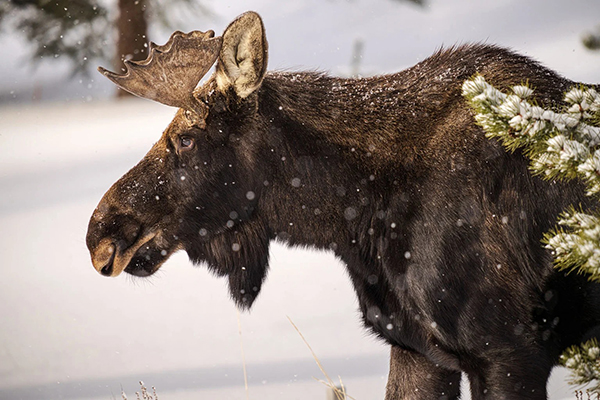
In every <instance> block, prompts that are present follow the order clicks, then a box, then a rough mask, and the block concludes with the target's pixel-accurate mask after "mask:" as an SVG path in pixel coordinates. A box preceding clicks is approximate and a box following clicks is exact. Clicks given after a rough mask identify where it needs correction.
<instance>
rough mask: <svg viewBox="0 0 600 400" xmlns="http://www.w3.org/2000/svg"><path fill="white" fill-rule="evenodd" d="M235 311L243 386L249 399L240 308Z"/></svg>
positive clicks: (248, 399)
mask: <svg viewBox="0 0 600 400" xmlns="http://www.w3.org/2000/svg"><path fill="white" fill-rule="evenodd" d="M235 310H236V312H237V323H238V333H239V334H240V348H241V350H242V366H243V367H244V388H245V389H246V399H247V400H250V391H249V390H248V373H247V371H246V356H245V354H244V341H243V340H242V321H241V318H240V310H239V309H237V308H236V309H235Z"/></svg>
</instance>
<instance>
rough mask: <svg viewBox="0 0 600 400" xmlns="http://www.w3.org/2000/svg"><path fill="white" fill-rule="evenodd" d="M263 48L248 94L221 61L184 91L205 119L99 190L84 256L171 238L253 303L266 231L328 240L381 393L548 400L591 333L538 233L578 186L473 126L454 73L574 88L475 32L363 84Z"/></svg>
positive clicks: (587, 292) (188, 121)
mask: <svg viewBox="0 0 600 400" xmlns="http://www.w3.org/2000/svg"><path fill="white" fill-rule="evenodd" d="M245 15H247V14H245ZM254 15H256V14H254ZM235 24H236V22H234V23H232V25H231V26H230V28H228V30H234V29H236V27H235ZM261 26H262V25H261ZM239 29H241V31H243V29H246V28H245V27H244V26H241V27H240V28H239ZM234 33H235V31H234ZM231 36H234V37H236V39H235V40H240V39H239V36H240V35H237V36H236V35H231ZM227 40H228V37H227V31H226V33H225V35H224V45H223V48H226V47H227V46H226V44H227ZM242 40H243V39H242ZM247 42H248V43H255V42H256V40H249V41H247ZM242 44H243V43H242ZM259 45H260V44H259ZM262 46H263V48H261V49H259V50H257V51H255V52H254V53H255V55H254V56H253V57H254V58H253V59H252V61H253V65H254V67H253V69H252V73H251V74H249V75H248V76H249V78H247V79H246V80H245V81H244V87H243V90H242V89H238V88H237V87H236V86H235V80H234V78H232V76H234V75H235V74H234V73H232V72H231V71H229V72H228V68H226V67H227V64H226V63H227V60H226V57H223V56H220V58H219V60H218V63H221V64H218V67H217V73H216V74H217V76H216V77H215V76H213V77H212V78H210V79H209V80H208V81H207V83H205V84H204V85H203V86H202V87H200V88H199V89H196V92H195V96H196V97H197V98H198V99H200V101H202V102H203V104H205V105H206V107H207V110H208V111H207V113H206V115H205V116H204V118H203V120H202V121H201V122H202V123H201V124H197V123H196V122H194V121H195V120H194V118H190V112H189V111H187V110H184V109H181V110H180V111H179V112H178V113H177V115H176V117H175V119H174V121H173V122H172V123H171V125H170V126H169V128H168V129H167V130H166V131H165V132H164V134H163V137H162V138H161V140H160V141H159V142H158V143H157V144H156V145H155V146H154V147H153V148H152V149H151V150H150V152H149V153H148V155H147V156H146V157H145V158H144V159H143V160H142V161H141V162H140V164H138V165H137V166H136V167H134V168H133V169H132V170H131V171H130V172H128V173H127V174H126V175H125V176H124V177H123V178H121V180H119V181H118V182H117V183H116V184H115V185H114V186H113V188H111V189H110V190H109V191H108V192H107V194H106V195H105V197H104V198H103V200H102V201H101V203H100V205H99V206H98V208H97V209H96V211H95V212H94V215H93V216H92V220H91V221H90V227H89V231H88V238H87V240H88V246H89V248H90V251H91V253H92V259H93V261H94V265H95V266H96V268H97V269H98V270H99V271H101V272H102V273H103V274H105V275H115V274H116V273H118V272H120V271H117V272H116V273H114V270H115V269H116V268H117V267H116V265H118V263H117V261H118V257H120V254H121V253H122V254H126V253H127V252H128V251H129V255H128V256H127V257H128V258H125V261H123V262H122V265H123V266H122V268H123V269H124V270H125V271H126V272H129V273H131V274H134V275H139V276H145V275H149V274H151V273H153V272H155V271H156V270H157V269H158V267H159V266H160V265H161V264H162V263H163V262H164V260H166V259H167V258H168V256H169V255H170V254H171V253H173V252H174V251H176V250H179V249H184V250H185V251H186V252H187V253H188V255H189V257H190V259H191V260H193V261H194V262H197V263H206V264H207V265H208V267H209V268H210V269H211V270H212V271H214V272H215V273H216V274H217V275H220V276H225V277H227V278H228V280H229V287H230V293H231V296H232V298H233V299H234V300H235V301H236V303H237V304H238V305H239V306H241V307H243V308H249V307H250V306H251V305H252V303H253V302H254V301H255V299H256V297H257V295H258V294H259V291H260V288H261V285H262V283H263V281H264V279H265V277H266V274H267V270H268V260H269V244H270V243H271V242H272V241H273V240H277V241H280V242H283V243H287V244H289V245H291V246H307V247H311V248H317V249H326V250H331V251H333V252H334V253H335V254H336V255H337V256H338V257H339V258H340V259H341V260H342V261H343V262H344V263H345V264H346V266H347V270H348V274H349V276H350V279H351V281H352V284H353V285H354V288H355V290H356V293H357V296H358V300H359V304H360V309H361V311H362V315H363V319H364V323H365V325H366V326H367V327H368V328H369V329H370V330H371V331H372V332H374V333H375V334H376V335H378V336H379V337H381V338H382V339H383V340H385V341H386V342H387V343H389V344H390V345H391V346H392V357H391V368H390V378H389V381H388V388H387V395H386V399H389V400H391V399H437V398H446V399H453V398H458V396H459V381H460V372H461V371H463V372H465V373H467V375H468V377H469V379H470V382H471V390H472V398H473V399H484V398H485V399H487V398H489V399H545V398H546V383H547V379H548V376H549V374H550V371H551V369H552V367H553V366H554V365H555V364H556V363H557V361H558V357H559V354H560V353H561V352H562V351H563V350H564V349H565V348H566V347H567V346H570V345H573V344H577V343H579V342H580V341H581V340H582V339H584V338H585V337H586V335H587V336H591V335H593V333H594V328H595V327H596V325H597V324H598V318H599V317H600V315H599V311H598V309H597V306H598V304H600V303H599V302H600V297H599V296H600V291H599V287H598V285H597V284H593V283H589V282H587V280H586V279H585V277H582V276H578V275H565V274H564V273H560V272H557V271H556V270H554V269H553V268H552V260H551V255H550V254H549V252H548V251H547V250H545V249H544V248H543V246H542V244H541V240H542V237H543V234H544V233H545V232H546V231H548V230H549V229H550V228H552V227H553V226H554V224H555V223H556V220H557V216H558V215H559V214H560V212H561V211H562V210H563V209H564V208H565V207H567V206H568V205H570V204H581V205H582V206H584V207H588V206H589V205H590V204H589V200H587V199H586V197H585V196H584V191H583V189H582V187H581V186H580V185H578V184H574V183H568V184H567V183H560V182H553V181H552V182H548V181H543V180H542V179H540V178H538V177H535V176H532V175H531V174H530V172H529V171H528V161H527V159H526V158H525V157H524V156H523V155H522V154H521V153H519V152H518V151H517V152H514V153H508V152H506V151H505V150H504V149H503V147H502V145H501V144H500V143H498V142H497V141H495V140H489V139H487V138H486V137H485V134H484V132H483V131H482V129H481V128H480V127H478V126H477V125H476V124H475V122H474V119H473V115H472V112H471V110H470V109H469V107H468V105H467V103H466V101H465V100H464V99H463V97H462V96H461V85H462V83H463V82H464V81H465V80H466V79H468V78H470V77H472V76H473V75H474V74H476V73H478V74H481V75H483V76H484V77H485V79H486V80H487V81H488V82H491V83H493V84H494V85H495V86H496V87H499V88H507V87H510V86H512V85H516V84H520V83H522V82H523V81H524V80H527V81H528V82H529V84H530V85H531V86H532V87H533V88H535V93H536V96H537V100H538V102H539V103H540V104H541V105H544V106H547V107H556V106H558V105H559V103H560V101H561V98H562V96H563V93H564V92H565V91H566V90H568V89H569V88H571V87H572V86H573V85H574V83H573V82H570V81H568V80H566V79H564V78H562V77H560V76H559V75H557V74H556V73H554V72H552V71H550V70H548V69H546V68H544V67H542V66H541V65H539V64H538V63H536V62H534V61H532V60H531V59H529V58H527V57H523V56H520V55H517V54H515V53H513V52H511V51H508V50H505V49H502V48H499V47H494V46H489V45H466V46H460V47H457V48H451V49H447V50H440V51H439V52H437V53H436V54H434V55H433V56H431V57H430V58H428V59H426V60H424V61H423V62H421V63H419V64H417V65H416V66H414V67H412V68H410V69H407V70H405V71H402V72H399V73H397V74H393V75H385V76H378V77H372V78H364V79H342V78H335V77H330V76H327V75H324V74H317V73H278V72H275V73H266V74H265V73H264V65H262V64H260V62H261V61H262V62H263V63H266V41H265V42H264V44H263V45H262ZM228 48H235V46H229V47H228ZM261 51H262V53H261ZM261 54H262V55H261ZM241 64H242V63H241V62H240V65H241ZM219 65H221V68H220V69H219ZM223 65H224V66H223ZM240 68H241V67H240ZM218 71H221V72H218ZM257 71H258V72H257ZM242 73H243V69H242ZM219 74H226V75H225V77H229V81H230V82H229V84H228V85H225V86H224V84H223V82H224V81H225V80H224V79H223V78H219ZM227 74H229V75H227ZM256 76H258V78H257V77H256ZM253 82H254V84H255V86H256V87H255V88H254V89H253V90H248V87H252V83H253ZM189 143H193V145H192V148H191V149H188V147H190V146H188V145H189ZM140 243H142V245H143V246H142V245H140ZM115 254H116V255H115ZM123 257H125V256H123ZM119 262H120V261H119Z"/></svg>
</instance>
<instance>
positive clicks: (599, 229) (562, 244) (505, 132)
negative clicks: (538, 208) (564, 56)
mask: <svg viewBox="0 0 600 400" xmlns="http://www.w3.org/2000/svg"><path fill="white" fill-rule="evenodd" d="M462 94H463V96H465V98H466V99H467V100H468V102H469V104H470V105H471V107H472V108H473V110H474V111H475V120H476V121H477V123H478V124H479V125H480V126H481V127H482V128H483V129H484V130H485V132H486V135H487V136H488V137H489V138H497V139H499V140H500V141H501V142H502V143H503V144H504V145H505V146H506V147H507V148H508V149H509V150H511V151H514V150H515V149H517V148H521V149H522V150H523V152H524V153H525V154H526V155H527V156H528V157H530V158H531V161H532V163H531V169H532V171H533V172H534V173H536V174H538V175H540V176H542V177H544V178H546V179H574V178H578V179H581V180H582V181H583V182H585V183H586V184H587V195H588V196H597V195H599V194H600V94H598V92H597V91H596V90H594V89H592V88H586V87H583V86H580V87H574V88H572V89H571V90H570V91H569V92H567V93H566V94H565V97H564V101H565V106H564V107H563V109H562V110H549V109H544V108H542V107H540V106H538V105H536V103H535V100H534V99H533V94H534V90H533V88H531V87H529V86H528V85H527V84H524V85H519V86H514V87H512V88H511V89H510V92H509V93H503V92H502V91H500V90H498V89H496V88H494V87H493V86H492V85H490V84H488V83H487V82H486V81H485V79H484V78H483V77H482V76H480V75H477V76H475V77H473V78H472V79H469V80H467V81H465V83H464V84H463V87H462ZM545 242H546V248H548V249H550V250H551V251H552V254H553V256H554V264H555V266H556V268H558V269H566V270H569V271H577V272H580V273H586V274H588V276H589V279H590V280H594V281H600V212H598V211H596V213H595V215H590V214H586V213H583V212H581V211H577V210H576V209H575V208H574V207H571V208H570V209H569V210H566V211H565V212H564V214H563V215H562V216H561V217H560V219H559V221H558V227H557V228H556V229H554V230H553V231H551V232H549V233H547V234H546V236H545ZM561 362H562V364H563V365H564V366H566V367H567V368H569V369H570V370H571V374H572V377H571V378H572V379H571V383H572V384H575V385H586V384H589V383H590V382H592V381H595V382H596V384H595V386H594V387H593V388H592V390H593V391H594V392H595V393H600V346H599V345H598V342H597V341H596V340H595V339H592V340H590V341H588V342H586V343H584V344H582V345H581V346H573V347H571V348H569V349H568V350H567V351H566V352H565V353H564V354H563V355H562V356H561Z"/></svg>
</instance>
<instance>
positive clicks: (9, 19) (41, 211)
mask: <svg viewBox="0 0 600 400" xmlns="http://www.w3.org/2000/svg"><path fill="white" fill-rule="evenodd" d="M246 10H255V11H258V12H259V13H260V14H261V16H262V17H263V19H264V23H265V26H266V30H267V38H268V40H269V65H270V69H271V70H273V69H278V70H306V69H308V70H319V71H327V72H329V73H330V74H334V75H343V76H357V75H362V76H367V75H373V74H382V73H387V72H393V71H398V70H401V69H404V68H407V67H409V66H412V65H414V64H415V63H417V62H419V61H420V60H423V59H424V58H426V57H427V56H428V55H430V54H431V53H433V52H434V51H435V50H436V49H438V48H440V47H441V46H451V45H454V44H461V43H467V42H486V43H494V44H499V45H502V46H507V47H511V48H513V49H514V50H516V51H518V52H521V53H523V54H526V55H528V56H530V57H533V58H535V59H537V60H539V61H541V62H542V63H543V64H545V65H546V66H548V67H550V68H552V69H554V70H556V71H558V72H559V73H561V74H562V75H564V76H566V77H568V78H570V79H572V80H575V81H579V82H589V83H599V82H600V51H599V50H598V49H599V48H600V28H599V26H600V2H598V1H596V0H569V1H567V0H528V1H522V0H496V1H493V2H485V3H484V2H480V1H476V0H420V1H419V0H412V1H411V0H296V1H293V2H282V1H275V0H232V1H216V0H172V1H166V0H98V1H97V2H96V1H93V0H54V1H51V2H49V1H42V0H5V1H4V2H3V3H2V4H0V43H1V44H2V47H3V48H4V49H5V50H4V52H3V55H2V57H1V61H0V187H1V188H2V189H1V190H0V255H1V257H2V258H1V261H0V317H1V321H2V322H1V324H0V399H11V400H12V399H31V400H34V399H36V400H37V399H81V400H83V399H117V398H118V399H120V398H121V391H122V390H123V391H124V392H126V393H127V394H128V396H129V398H135V395H134V392H135V391H136V390H138V391H139V384H138V381H140V380H142V381H144V382H145V383H146V385H147V386H156V387H157V391H158V394H159V398H160V399H161V400H168V399H179V400H182V399H183V400H185V399H198V398H206V399H218V400H221V399H242V398H246V396H247V393H248V394H249V398H252V399H267V400H271V399H272V400H275V399H278V400H279V399H325V398H326V396H325V393H326V390H325V387H324V386H323V385H322V384H321V383H319V382H317V381H315V380H314V379H313V377H315V378H318V379H322V378H323V376H322V373H321V372H320V371H319V369H318V367H317V366H316V364H315V361H314V359H313V358H312V355H311V353H310V350H309V349H308V348H307V347H306V345H305V344H304V342H303V341H302V339H301V338H300V336H299V334H298V332H297V331H296V330H295V329H294V328H293V327H292V325H291V324H290V322H289V321H288V319H287V317H288V316H289V317H290V318H291V319H292V320H293V321H294V322H295V323H296V325H297V326H298V328H299V330H300V331H301V332H302V334H303V335H304V337H305V338H306V340H307V341H308V343H309V344H310V345H311V347H312V348H313V350H314V351H315V353H316V355H317V356H318V357H319V358H320V360H321V362H322V364H323V366H324V368H325V369H326V371H327V372H328V373H329V375H331V376H332V377H336V378H337V377H338V376H340V377H341V379H342V381H343V382H344V384H345V385H346V386H347V389H348V392H349V394H350V395H351V396H353V397H354V398H355V399H357V400H367V399H369V400H370V399H378V398H379V399H381V398H383V394H384V388H385V382H386V375H387V371H388V360H387V357H388V349H387V347H386V346H385V345H384V344H382V343H380V342H379V341H377V340H375V339H374V338H372V337H370V336H369V335H367V334H366V332H365V331H364V330H363V329H362V328H361V324H360V318H359V314H358V311H357V302H356V299H355V295H354V293H353V290H352V288H351V287H350V283H349V279H348V277H347V275H346V273H345V271H344V267H343V265H342V264H341V263H340V262H339V261H337V260H336V259H335V258H334V257H333V256H332V255H331V254H328V253H318V252H311V251H306V250H299V249H287V248H284V247H282V246H277V245H275V246H273V250H272V261H271V272H270V275H269V277H268V281H267V282H266V284H265V285H264V288H263V291H262V293H261V296H260V297H259V299H258V300H257V302H256V303H255V305H254V307H253V310H252V311H251V312H250V313H244V314H242V315H241V316H240V321H241V324H240V326H241V330H240V329H238V315H237V311H236V309H235V307H234V306H233V304H232V302H231V301H230V300H229V299H228V295H227V289H226V285H225V282H224V281H223V280H220V279H217V278H214V277H213V276H211V275H210V274H209V273H208V272H206V270H205V269H204V268H202V266H200V267H194V266H192V265H191V264H190V263H189V261H188V260H187V258H186V256H185V255H184V254H178V255H176V256H174V257H173V258H172V259H171V260H170V261H169V262H168V263H167V264H166V265H164V266H163V267H162V268H161V270H160V271H159V273H158V274H157V276H153V277H151V278H150V279H144V280H142V279H132V278H130V277H125V276H121V277H119V278H117V279H106V278H102V277H100V276H99V275H98V274H97V272H96V271H95V270H94V269H93V267H92V265H91V262H90V260H89V255H88V254H87V250H86V247H85V232H86V228H87V221H88V218H89V216H90V215H91V213H92V211H93V209H94V207H95V205H96V204H97V203H98V201H99V200H100V198H101V196H102V194H103V193H104V192H105V191H106V189H108V187H109V186H110V185H111V184H112V183H113V182H114V181H115V180H117V179H118V178H119V177H120V176H121V175H122V174H124V173H125V172H126V171H127V170H128V169H129V168H131V167H132V166H133V165H134V164H135V163H136V162H137V161H138V160H139V159H140V158H141V157H142V156H143V155H144V154H145V152H146V151H147V150H148V149H149V148H150V147H151V145H152V144H153V143H154V142H155V141H156V140H157V139H158V138H159V136H160V133H161V132H162V130H163V129H164V128H165V127H166V125H167V124H168V122H169V121H170V119H171V118H172V117H173V115H174V112H175V110H174V109H171V108H169V107H166V106H162V105H159V104H155V103H152V102H150V101H146V100H140V99H136V98H133V97H130V96H119V95H120V94H122V93H120V92H118V91H117V90H116V88H115V87H114V86H113V85H112V84H111V83H110V82H109V81H108V80H107V79H105V78H103V77H102V76H101V75H100V74H98V73H97V72H96V67H97V66H98V65H102V66H105V67H107V68H109V69H111V68H112V69H113V70H118V69H119V68H120V66H121V59H123V58H127V59H140V58H141V59H143V58H145V57H146V53H145V52H146V49H147V47H145V44H146V42H147V41H148V40H152V41H155V42H157V43H159V44H162V43H164V42H165V41H166V40H167V39H168V37H169V35H170V34H171V33H172V31H174V30H176V29H179V30H182V31H189V30H194V29H199V30H208V29H213V30H215V32H216V33H217V34H220V33H221V32H222V31H223V29H224V28H225V27H226V26H227V24H228V23H229V22H230V21H231V20H232V19H234V18H235V17H236V16H237V15H239V14H240V13H242V12H244V11H246ZM240 331H241V335H240ZM241 343H243V352H244V357H245V363H246V367H247V371H248V378H249V388H248V392H247V393H246V390H245V388H244V378H243V364H244V363H243V357H242V349H241ZM565 380H566V373H565V371H564V370H562V369H557V370H556V372H555V374H554V375H553V378H552V380H551V383H550V398H551V399H553V400H558V399H574V398H575V395H574V394H573V391H572V389H571V388H570V387H569V386H568V385H567V384H566V381H565ZM466 390H467V391H468V389H466ZM465 398H468V394H467V395H465Z"/></svg>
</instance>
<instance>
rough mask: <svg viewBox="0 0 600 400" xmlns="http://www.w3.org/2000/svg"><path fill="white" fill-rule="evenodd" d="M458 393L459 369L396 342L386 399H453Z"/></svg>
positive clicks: (393, 349)
mask: <svg viewBox="0 0 600 400" xmlns="http://www.w3.org/2000/svg"><path fill="white" fill-rule="evenodd" d="M459 396H460V372H458V371H451V370H448V369H445V368H442V367H439V366H436V365H435V364H434V363H432V362H431V361H429V360H428V359H427V358H425V356H423V355H421V354H419V353H415V352H412V351H409V350H404V349H402V348H400V347H397V346H392V350H391V353H390V375H389V377H388V382H387V387H386V394H385V400H438V399H439V400H452V399H458V398H459Z"/></svg>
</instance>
